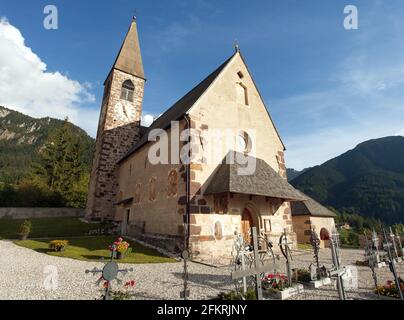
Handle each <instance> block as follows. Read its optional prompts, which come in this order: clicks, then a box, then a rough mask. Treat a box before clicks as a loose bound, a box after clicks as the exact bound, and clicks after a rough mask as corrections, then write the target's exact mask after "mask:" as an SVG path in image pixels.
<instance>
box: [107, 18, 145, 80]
mask: <svg viewBox="0 0 404 320" xmlns="http://www.w3.org/2000/svg"><path fill="white" fill-rule="evenodd" d="M112 69H118V70H120V71H123V72H126V73H129V74H131V75H134V76H137V77H140V78H143V79H144V71H143V62H142V55H141V53H140V45H139V37H138V33H137V24H136V19H133V20H132V23H131V24H130V27H129V31H128V33H127V34H126V37H125V40H124V42H123V44H122V47H121V49H120V50H119V53H118V56H117V57H116V60H115V62H114V65H113V67H112Z"/></svg>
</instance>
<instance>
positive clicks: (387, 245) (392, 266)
mask: <svg viewBox="0 0 404 320" xmlns="http://www.w3.org/2000/svg"><path fill="white" fill-rule="evenodd" d="M382 229H383V238H384V241H385V245H384V247H385V248H386V250H387V254H388V256H389V267H390V271H391V273H392V274H393V276H394V281H395V282H396V286H397V290H398V293H399V295H400V299H401V300H404V298H403V292H402V291H401V290H400V280H399V278H398V275H397V270H396V264H395V260H394V258H393V255H392V253H391V247H392V244H391V243H390V242H389V238H388V237H387V233H386V229H385V228H384V227H383V228H382Z"/></svg>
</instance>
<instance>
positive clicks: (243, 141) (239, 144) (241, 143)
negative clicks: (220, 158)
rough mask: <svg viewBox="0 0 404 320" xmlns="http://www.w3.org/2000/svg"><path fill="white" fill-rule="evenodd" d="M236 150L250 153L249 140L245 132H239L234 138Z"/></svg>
mask: <svg viewBox="0 0 404 320" xmlns="http://www.w3.org/2000/svg"><path fill="white" fill-rule="evenodd" d="M236 149H237V151H238V152H250V150H251V140H250V137H249V136H248V134H247V133H246V132H240V133H239V134H238V135H237V138H236Z"/></svg>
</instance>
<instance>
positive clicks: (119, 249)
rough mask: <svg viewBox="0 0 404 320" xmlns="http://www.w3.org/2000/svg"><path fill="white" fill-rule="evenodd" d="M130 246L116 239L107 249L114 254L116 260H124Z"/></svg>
mask: <svg viewBox="0 0 404 320" xmlns="http://www.w3.org/2000/svg"><path fill="white" fill-rule="evenodd" d="M129 247H130V244H129V243H128V242H126V241H124V240H123V239H122V238H118V240H117V241H115V242H114V243H113V245H112V246H110V247H109V249H110V250H111V251H113V252H115V253H116V255H115V257H116V259H118V260H122V259H125V256H126V254H128V253H129V252H130V248H129Z"/></svg>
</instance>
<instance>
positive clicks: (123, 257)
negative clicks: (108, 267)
mask: <svg viewBox="0 0 404 320" xmlns="http://www.w3.org/2000/svg"><path fill="white" fill-rule="evenodd" d="M116 259H117V260H122V259H125V253H124V252H117V253H116Z"/></svg>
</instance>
